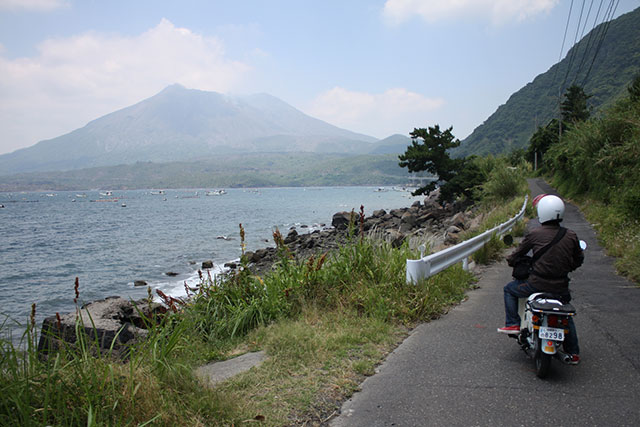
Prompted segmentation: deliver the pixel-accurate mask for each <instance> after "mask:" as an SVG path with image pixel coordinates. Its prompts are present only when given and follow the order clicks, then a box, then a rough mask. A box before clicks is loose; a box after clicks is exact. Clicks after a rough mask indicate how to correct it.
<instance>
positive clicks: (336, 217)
mask: <svg viewBox="0 0 640 427" xmlns="http://www.w3.org/2000/svg"><path fill="white" fill-rule="evenodd" d="M353 215H354V218H353V221H356V213H354V214H353ZM350 222H351V212H337V213H335V214H333V218H332V220H331V225H332V226H333V227H335V228H336V229H338V230H346V229H347V228H348V227H349V223H350Z"/></svg>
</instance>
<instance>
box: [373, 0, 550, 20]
mask: <svg viewBox="0 0 640 427" xmlns="http://www.w3.org/2000/svg"><path fill="white" fill-rule="evenodd" d="M558 3H559V0H449V1H441V0H387V2H386V3H385V5H384V9H383V16H384V17H385V18H386V19H387V20H388V21H389V22H390V23H392V24H400V23H402V22H405V21H407V20H410V19H412V18H414V17H416V16H418V17H420V18H422V19H423V20H425V21H427V22H428V23H436V22H439V21H455V20H459V19H464V18H469V17H472V18H481V19H489V20H490V21H491V23H492V24H493V25H501V24H504V23H506V22H509V21H514V20H515V21H524V20H526V19H529V18H531V17H533V16H535V15H538V14H540V13H548V12H549V11H551V10H552V9H553V8H554V7H555V6H556V5H557V4H558Z"/></svg>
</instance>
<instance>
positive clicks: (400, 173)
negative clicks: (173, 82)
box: [0, 153, 409, 191]
mask: <svg viewBox="0 0 640 427" xmlns="http://www.w3.org/2000/svg"><path fill="white" fill-rule="evenodd" d="M408 177H409V175H408V174H407V171H406V170H404V169H402V168H400V167H399V166H398V156H397V155H396V154H382V155H362V156H353V155H347V154H316V153H261V154H253V155H252V154H242V155H229V156H226V157H223V158H217V159H216V158H211V159H207V160H201V161H194V162H170V163H154V162H138V163H136V164H133V165H119V166H107V167H97V168H89V169H79V170H72V171H66V172H36V173H23V174H16V175H9V176H0V191H22V190H24V191H30V190H31V191H34V190H83V189H92V188H108V189H113V190H116V189H135V188H219V187H227V188H229V187H282V186H334V185H405V184H407V182H408V181H409V179H408Z"/></svg>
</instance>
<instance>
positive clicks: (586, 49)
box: [573, 0, 604, 84]
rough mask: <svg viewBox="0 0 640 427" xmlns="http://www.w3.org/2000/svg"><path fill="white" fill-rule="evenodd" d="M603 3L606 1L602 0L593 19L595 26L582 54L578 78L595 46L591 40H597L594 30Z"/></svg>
mask: <svg viewBox="0 0 640 427" xmlns="http://www.w3.org/2000/svg"><path fill="white" fill-rule="evenodd" d="M602 3H604V0H600V5H599V6H598V11H597V12H596V17H595V18H594V19H593V27H592V28H591V31H589V38H588V39H587V46H586V47H585V48H584V53H583V55H582V60H581V61H580V65H579V66H578V72H577V73H576V79H577V78H578V74H579V73H580V70H581V69H582V65H583V64H584V61H585V59H586V58H587V56H588V55H589V51H590V50H591V48H592V47H593V46H592V45H591V40H592V39H593V40H594V41H595V38H594V34H595V33H596V31H594V30H595V29H596V26H597V25H598V17H599V16H600V10H602ZM591 4H593V1H592V3H591ZM589 12H591V7H589ZM586 22H587V21H585V26H586ZM573 83H574V84H575V79H574V80H573Z"/></svg>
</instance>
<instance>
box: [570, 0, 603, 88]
mask: <svg viewBox="0 0 640 427" xmlns="http://www.w3.org/2000/svg"><path fill="white" fill-rule="evenodd" d="M593 1H594V0H591V3H590V4H589V10H588V11H587V17H586V18H584V25H583V26H582V31H581V32H580V43H582V39H583V38H584V31H585V30H586V29H587V24H588V23H589V16H591V9H592V8H593ZM600 4H602V0H600ZM593 22H594V26H595V21H593ZM589 35H591V33H589ZM590 40H591V37H589V39H588V40H587V44H586V46H585V48H584V50H583V52H582V59H581V60H580V64H578V68H577V70H576V74H575V76H574V77H573V81H572V82H571V84H572V85H574V84H575V83H576V80H577V79H578V76H579V75H580V71H581V70H582V65H583V64H584V58H585V57H586V56H587V53H588V52H589V41H590ZM583 45H584V44H583ZM576 55H577V53H576Z"/></svg>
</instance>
